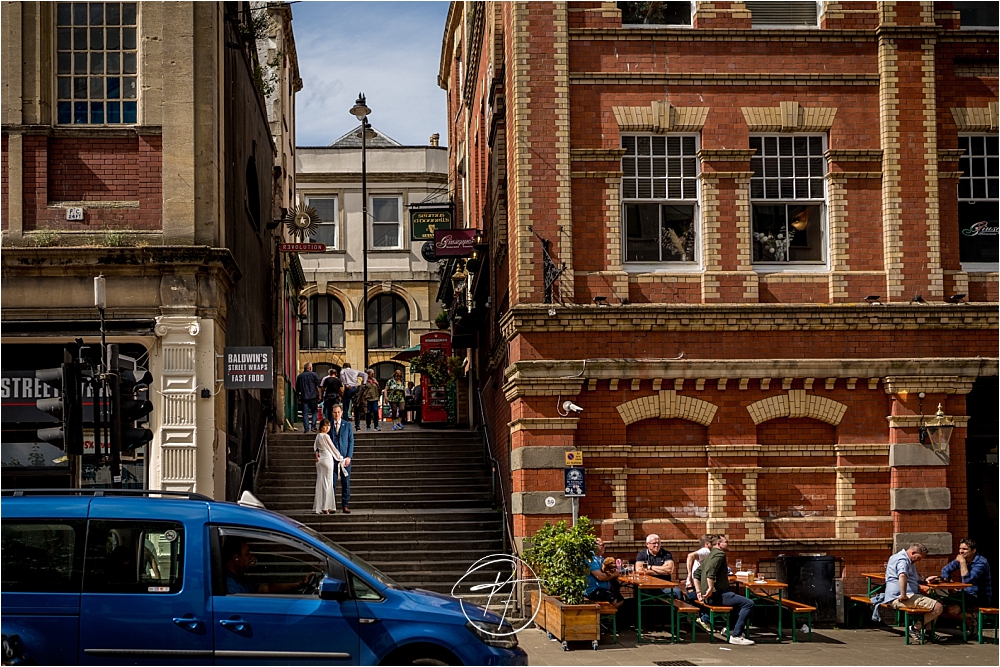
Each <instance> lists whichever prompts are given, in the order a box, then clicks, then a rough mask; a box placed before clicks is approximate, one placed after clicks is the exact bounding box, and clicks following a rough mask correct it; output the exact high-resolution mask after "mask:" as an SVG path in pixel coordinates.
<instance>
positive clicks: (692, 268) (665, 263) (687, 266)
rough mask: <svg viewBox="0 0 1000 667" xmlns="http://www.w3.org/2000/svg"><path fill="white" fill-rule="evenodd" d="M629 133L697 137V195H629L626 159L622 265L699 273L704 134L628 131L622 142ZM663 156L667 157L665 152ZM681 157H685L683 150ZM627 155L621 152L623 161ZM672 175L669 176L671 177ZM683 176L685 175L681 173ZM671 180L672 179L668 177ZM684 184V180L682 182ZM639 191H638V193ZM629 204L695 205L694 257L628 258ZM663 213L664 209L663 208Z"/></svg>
mask: <svg viewBox="0 0 1000 667" xmlns="http://www.w3.org/2000/svg"><path fill="white" fill-rule="evenodd" d="M626 137H633V138H636V139H638V138H640V137H649V138H663V139H664V140H666V139H667V138H673V137H678V138H681V139H684V138H694V142H695V143H694V158H695V175H694V177H693V178H694V186H695V192H694V198H690V197H684V196H683V194H682V196H681V197H680V198H670V197H669V196H664V197H662V198H659V197H652V196H651V197H648V198H640V197H638V196H636V197H626V187H625V179H626V176H625V175H624V172H625V168H624V163H622V172H623V175H622V182H621V188H620V204H619V210H620V211H621V227H620V229H621V247H622V250H621V252H622V266H623V267H624V268H625V271H627V272H629V273H696V272H698V271H701V270H702V256H701V180H700V179H699V178H698V176H699V175H700V173H701V159H700V158H698V151H700V150H701V136H700V135H699V134H698V133H695V132H672V133H669V134H654V133H652V132H626V133H622V135H621V139H620V142H621V143H624V140H625V138H626ZM664 157H665V158H666V157H668V156H667V155H666V154H664ZM682 157H686V156H685V155H684V154H683V153H682ZM625 159H626V156H625V155H623V156H622V160H623V161H624V160H625ZM668 178H669V177H668ZM682 178H684V177H682ZM668 183H669V181H668ZM682 187H683V182H682ZM636 194H637V195H638V192H637V193H636ZM667 194H669V186H668V189H667ZM630 204H656V205H658V206H662V205H668V206H669V205H671V204H676V205H679V206H692V207H693V209H694V214H693V216H692V225H693V232H694V240H693V247H694V259H692V260H690V261H686V262H682V261H676V260H661V261H657V262H637V261H629V260H628V220H627V206H628V205H630ZM660 211H661V214H662V209H660Z"/></svg>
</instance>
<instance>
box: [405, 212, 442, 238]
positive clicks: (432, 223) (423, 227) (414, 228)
mask: <svg viewBox="0 0 1000 667" xmlns="http://www.w3.org/2000/svg"><path fill="white" fill-rule="evenodd" d="M439 229H451V207H447V206H446V207H440V208H411V209H410V236H411V238H412V239H413V240H414V241H433V240H434V232H436V231H438V230H439Z"/></svg>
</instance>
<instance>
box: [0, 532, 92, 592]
mask: <svg viewBox="0 0 1000 667" xmlns="http://www.w3.org/2000/svg"><path fill="white" fill-rule="evenodd" d="M85 528H86V522H84V521H58V520H42V521H17V520H15V521H11V520H8V519H5V520H4V522H3V536H2V544H3V547H2V554H0V562H2V568H3V569H2V571H0V587H2V588H3V591H4V592H5V593H8V592H9V593H14V592H17V593H79V592H80V569H81V565H82V562H83V536H84V533H85Z"/></svg>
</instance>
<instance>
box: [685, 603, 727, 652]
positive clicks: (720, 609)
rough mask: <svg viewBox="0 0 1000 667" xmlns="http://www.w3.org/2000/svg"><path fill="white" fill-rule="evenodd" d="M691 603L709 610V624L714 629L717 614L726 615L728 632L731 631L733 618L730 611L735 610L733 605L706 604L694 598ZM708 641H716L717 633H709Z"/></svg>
mask: <svg viewBox="0 0 1000 667" xmlns="http://www.w3.org/2000/svg"><path fill="white" fill-rule="evenodd" d="M691 604H693V605H695V606H696V607H697V608H698V609H704V610H705V611H707V612H708V624H709V625H710V626H712V629H713V630H714V629H715V615H716V614H720V615H722V616H724V617H725V618H726V632H728V631H729V624H730V621H731V620H732V619H731V618H730V615H729V614H730V612H732V611H733V608H732V607H724V606H722V605H713V604H705V603H704V602H700V601H698V600H693V601H692V602H691ZM708 641H709V643H712V642H714V641H715V633H714V632H713V633H711V634H709V635H708Z"/></svg>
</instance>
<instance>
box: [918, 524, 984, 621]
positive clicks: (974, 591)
mask: <svg viewBox="0 0 1000 667" xmlns="http://www.w3.org/2000/svg"><path fill="white" fill-rule="evenodd" d="M955 570H958V571H959V574H960V575H961V577H962V583H963V584H969V586H968V587H967V588H963V589H962V590H960V591H956V592H955V594H956V596H961V597H963V598H965V623H966V624H967V625H969V626H970V629H971V630H972V631H975V627H976V614H975V613H974V612H975V611H976V610H977V609H979V607H980V605H983V604H985V605H989V603H990V600H991V599H992V598H993V582H992V578H991V577H990V564H989V563H988V562H987V561H986V559H985V558H983V557H982V556H980V555H979V551H978V550H977V549H976V541H975V540H972V539H969V538H968V537H967V538H965V539H964V540H962V541H961V542H959V543H958V555H957V556H955V560H953V561H951V562H950V563H948V564H947V565H945V566H944V567H943V568H941V576H940V577H927V583H933V582H935V581H937V580H938V579H940V580H941V581H951V578H952V577H953V576H954V575H955ZM943 615H944V616H945V617H946V618H954V619H959V618H961V617H962V607H961V602H959V603H958V604H951V605H948V606H947V607H945V610H944V614H943Z"/></svg>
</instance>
